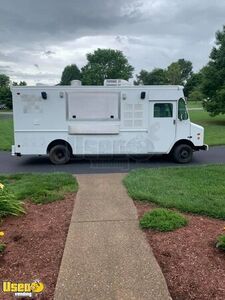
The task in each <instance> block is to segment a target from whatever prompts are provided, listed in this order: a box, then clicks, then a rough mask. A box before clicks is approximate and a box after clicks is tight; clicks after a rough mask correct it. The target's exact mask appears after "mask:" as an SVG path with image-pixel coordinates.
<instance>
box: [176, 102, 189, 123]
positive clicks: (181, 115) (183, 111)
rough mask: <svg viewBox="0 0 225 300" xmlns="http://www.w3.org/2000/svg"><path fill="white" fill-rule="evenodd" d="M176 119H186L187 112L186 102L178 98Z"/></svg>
mask: <svg viewBox="0 0 225 300" xmlns="http://www.w3.org/2000/svg"><path fill="white" fill-rule="evenodd" d="M178 119H179V120H180V121H182V120H187V119H188V112H187V108H186V102H185V101H184V99H182V98H180V99H179V101H178Z"/></svg>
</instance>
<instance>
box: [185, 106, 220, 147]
mask: <svg viewBox="0 0 225 300" xmlns="http://www.w3.org/2000/svg"><path fill="white" fill-rule="evenodd" d="M189 114H190V119H191V121H192V122H194V123H197V124H199V125H201V126H203V127H204V128H205V143H206V144H208V145H211V146H212V145H224V144H225V115H219V116H216V117H210V116H209V114H208V113H207V112H206V111H203V110H192V111H190V112H189Z"/></svg>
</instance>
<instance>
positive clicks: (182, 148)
mask: <svg viewBox="0 0 225 300" xmlns="http://www.w3.org/2000/svg"><path fill="white" fill-rule="evenodd" d="M172 155H173V160H174V161H175V162H177V163H179V164H186V163H189V162H191V160H192V157H193V149H192V147H191V146H189V145H187V144H181V145H177V146H175V148H174V149H173V153H172Z"/></svg>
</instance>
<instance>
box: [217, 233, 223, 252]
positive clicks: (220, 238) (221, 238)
mask: <svg viewBox="0 0 225 300" xmlns="http://www.w3.org/2000/svg"><path fill="white" fill-rule="evenodd" d="M216 247H217V248H219V249H222V250H224V251H225V234H221V235H219V236H218V238H217V243H216Z"/></svg>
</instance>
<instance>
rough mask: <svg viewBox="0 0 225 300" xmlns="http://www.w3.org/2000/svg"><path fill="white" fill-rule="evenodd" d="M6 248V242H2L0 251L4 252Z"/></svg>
mask: <svg viewBox="0 0 225 300" xmlns="http://www.w3.org/2000/svg"><path fill="white" fill-rule="evenodd" d="M5 248H6V245H5V244H0V253H3V252H4V250H5Z"/></svg>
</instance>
